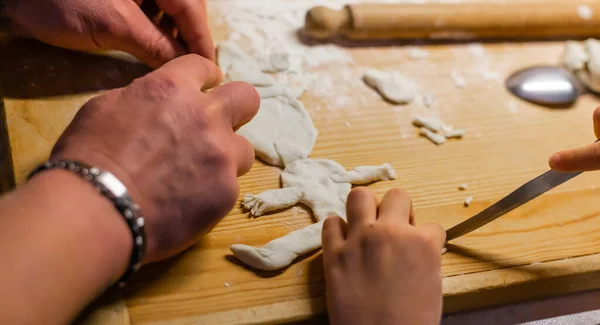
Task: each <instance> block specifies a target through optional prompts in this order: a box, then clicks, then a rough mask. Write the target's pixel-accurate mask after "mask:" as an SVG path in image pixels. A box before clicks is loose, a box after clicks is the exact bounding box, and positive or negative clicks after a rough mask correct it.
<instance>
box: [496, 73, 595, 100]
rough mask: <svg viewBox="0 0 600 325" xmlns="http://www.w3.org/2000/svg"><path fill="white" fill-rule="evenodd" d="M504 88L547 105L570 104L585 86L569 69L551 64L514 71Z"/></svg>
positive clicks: (516, 94) (520, 96)
mask: <svg viewBox="0 0 600 325" xmlns="http://www.w3.org/2000/svg"><path fill="white" fill-rule="evenodd" d="M506 88H508V90H509V91H510V92H512V93H513V94H514V95H515V96H517V97H519V98H522V99H524V100H526V101H529V102H533V103H536V104H541V105H547V106H571V105H572V104H573V103H575V102H576V101H577V98H578V97H579V95H581V93H582V92H583V90H584V89H585V87H583V85H582V84H581V83H580V82H579V80H577V77H576V76H575V75H573V73H571V72H570V71H568V70H566V69H563V68H559V67H553V66H537V67H531V68H526V69H523V70H520V71H517V72H515V73H514V74H512V75H511V76H510V77H509V78H508V79H507V80H506Z"/></svg>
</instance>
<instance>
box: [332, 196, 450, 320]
mask: <svg viewBox="0 0 600 325" xmlns="http://www.w3.org/2000/svg"><path fill="white" fill-rule="evenodd" d="M347 215H348V223H347V225H346V223H345V222H344V221H343V220H342V219H340V218H338V217H331V218H328V219H326V220H325V224H324V225H323V265H324V269H325V280H326V281H325V282H326V286H327V288H326V295H327V309H328V311H329V319H330V321H331V323H332V324H346V325H359V324H361V325H362V324H411V325H423V324H428V325H429V324H431V325H433V324H435V325H437V324H439V322H440V320H441V313H442V277H441V252H442V248H443V246H444V242H445V239H446V234H445V232H444V230H443V229H442V228H441V227H440V226H438V225H435V224H424V225H423V226H422V227H414V221H413V220H414V219H413V212H412V205H411V200H410V197H409V196H408V194H407V193H405V192H403V191H400V190H391V191H389V192H388V193H387V194H386V195H385V196H384V198H383V200H382V201H381V204H379V207H377V200H376V199H375V196H374V195H373V194H372V193H371V192H370V191H369V190H368V189H366V188H355V189H353V190H352V192H351V193H350V196H349V197H348V203H347Z"/></svg>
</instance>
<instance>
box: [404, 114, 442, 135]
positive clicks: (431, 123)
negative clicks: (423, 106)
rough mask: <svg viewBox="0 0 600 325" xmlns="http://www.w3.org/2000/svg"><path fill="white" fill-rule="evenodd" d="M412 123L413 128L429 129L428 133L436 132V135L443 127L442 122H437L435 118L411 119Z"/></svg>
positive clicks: (418, 117)
mask: <svg viewBox="0 0 600 325" xmlns="http://www.w3.org/2000/svg"><path fill="white" fill-rule="evenodd" d="M412 123H413V125H414V126H418V127H424V128H426V129H429V130H430V131H432V132H436V133H437V132H439V131H440V129H441V128H442V126H443V123H442V121H440V120H438V119H437V118H435V117H429V118H425V117H420V116H417V117H415V118H414V119H413V122H412Z"/></svg>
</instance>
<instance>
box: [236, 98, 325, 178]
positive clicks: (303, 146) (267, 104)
mask: <svg viewBox="0 0 600 325" xmlns="http://www.w3.org/2000/svg"><path fill="white" fill-rule="evenodd" d="M237 133H238V134H240V135H242V136H243V137H245V138H246V139H248V141H250V143H251V144H252V146H253V147H254V150H255V152H256V156H257V157H258V158H260V159H262V160H263V161H265V162H266V163H268V164H271V165H275V166H283V159H282V157H281V156H280V154H279V153H278V152H277V150H276V149H275V142H276V141H280V142H282V143H285V142H287V143H290V145H293V146H294V147H295V148H296V149H295V153H297V154H299V155H300V156H301V157H302V158H307V157H308V156H309V155H310V153H311V151H312V149H313V147H314V145H315V142H316V141H317V135H318V132H317V129H316V128H315V127H314V125H313V123H312V119H311V118H310V115H308V112H307V111H306V109H305V108H304V105H302V103H301V102H300V101H299V100H297V99H296V98H293V97H292V96H290V95H289V94H283V95H280V96H275V97H269V98H261V103H260V109H259V110H258V113H257V114H256V116H255V117H254V119H252V121H250V122H249V123H248V124H246V125H244V126H242V127H241V128H240V129H239V130H238V131H237Z"/></svg>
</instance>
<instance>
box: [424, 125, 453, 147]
mask: <svg viewBox="0 0 600 325" xmlns="http://www.w3.org/2000/svg"><path fill="white" fill-rule="evenodd" d="M419 134H420V135H422V136H424V137H426V138H427V139H429V140H430V141H431V142H433V143H435V144H437V145H442V144H444V143H446V137H444V136H443V135H441V134H437V133H434V132H432V131H430V130H429V129H427V128H424V127H422V128H421V131H420V132H419Z"/></svg>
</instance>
